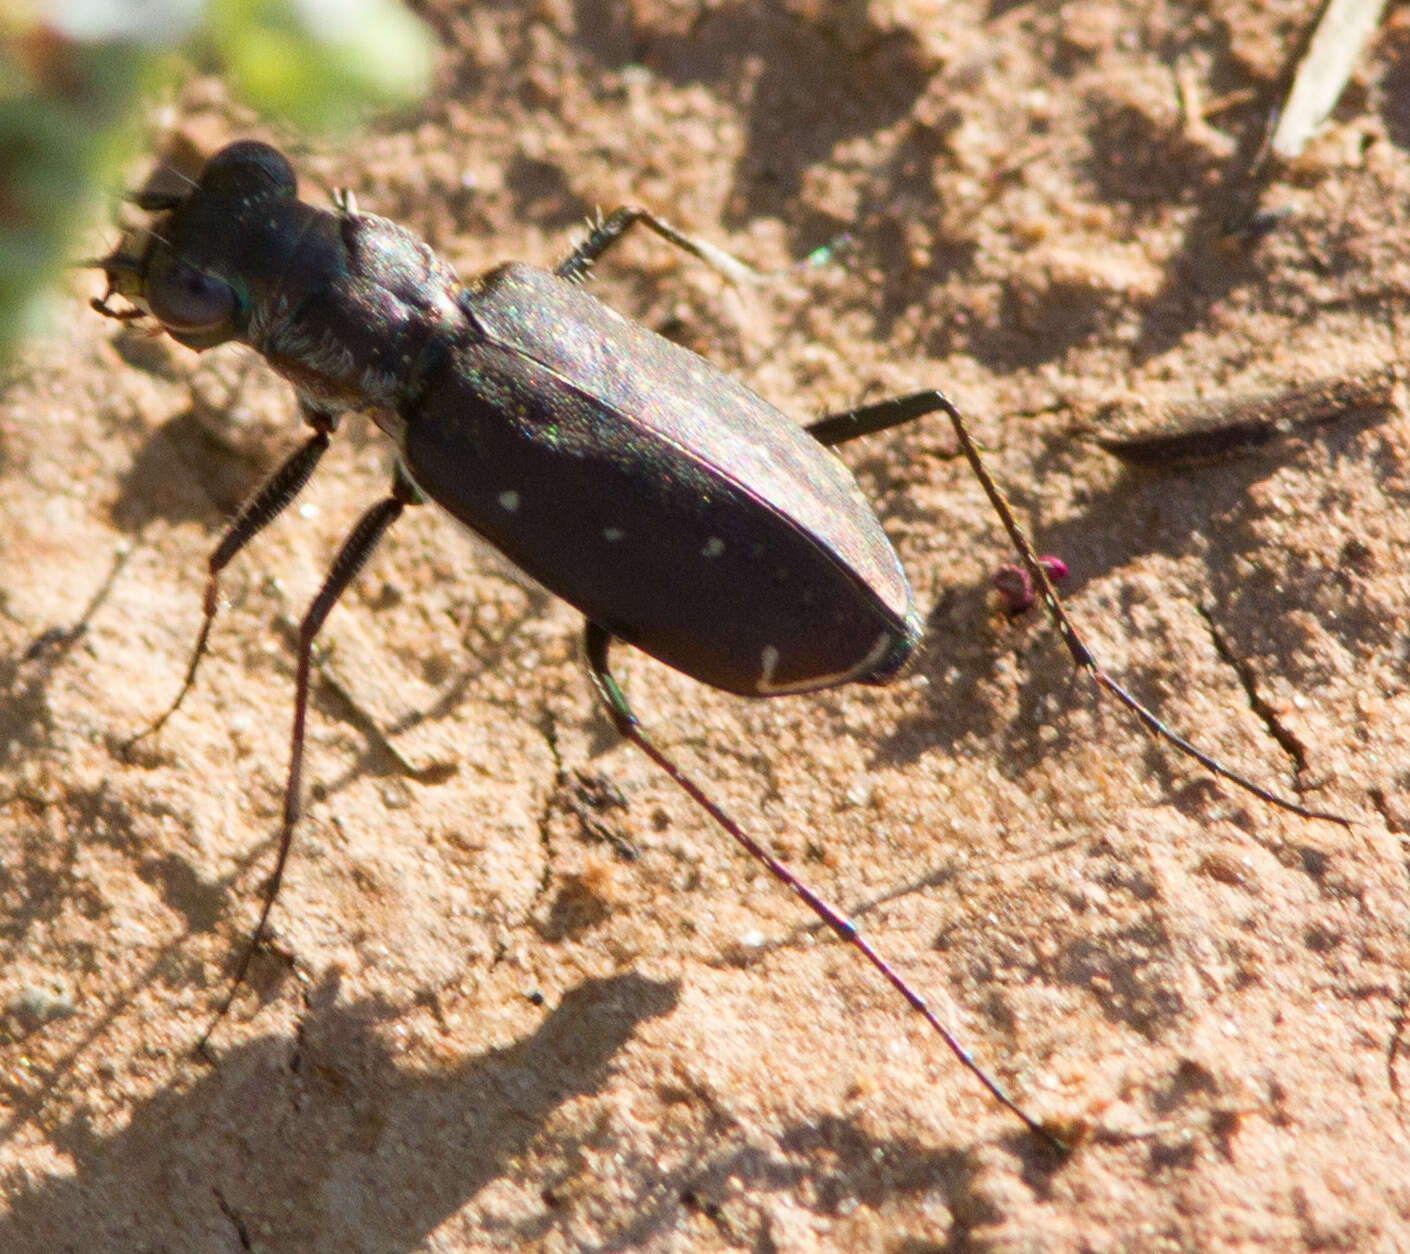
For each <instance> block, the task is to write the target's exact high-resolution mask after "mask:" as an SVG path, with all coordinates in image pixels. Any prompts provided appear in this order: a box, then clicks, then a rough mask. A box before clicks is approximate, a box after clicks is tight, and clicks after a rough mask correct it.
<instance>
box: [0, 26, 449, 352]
mask: <svg viewBox="0 0 1410 1254" xmlns="http://www.w3.org/2000/svg"><path fill="white" fill-rule="evenodd" d="M433 51H434V50H433V47H432V43H431V38H430V34H429V32H428V31H427V30H426V28H425V27H424V26H422V25H421V23H420V22H419V21H418V20H417V19H416V18H414V17H413V16H412V15H411V14H410V13H408V12H407V11H406V10H405V9H403V8H402V7H401V6H400V5H399V4H397V3H396V2H395V0H47V2H46V0H18V2H17V0H0V360H3V359H4V358H5V357H6V356H7V355H8V354H9V352H10V351H11V350H12V349H13V347H14V345H15V344H16V343H17V342H18V341H19V340H20V339H22V338H23V337H24V336H25V335H26V334H28V333H30V332H32V331H33V330H35V329H36V327H37V326H38V325H40V324H41V322H42V311H43V305H44V300H45V296H46V294H47V293H48V291H49V290H50V287H51V285H52V283H53V280H54V278H55V276H56V275H57V274H58V273H59V271H60V270H61V269H62V267H63V266H64V265H65V264H66V263H69V262H72V261H73V260H74V257H73V254H72V252H71V251H70V250H71V249H72V248H73V246H74V243H73V239H74V236H75V234H76V232H77V230H78V229H79V228H80V227H81V226H82V225H83V224H84V223H85V222H86V221H88V220H89V213H90V208H91V206H92V204H93V202H94V200H95V198H100V197H104V196H109V195H111V192H112V190H113V188H114V187H116V186H117V180H118V179H119V178H120V173H121V170H122V168H123V166H124V164H125V163H126V161H127V160H128V158H129V157H130V156H131V155H132V153H133V150H134V147H135V146H136V145H137V144H138V143H140V142H141V139H142V125H141V124H142V106H143V103H144V101H148V100H151V99H153V98H156V97H158V96H159V95H161V94H162V93H169V92H171V91H172V90H173V89H174V88H175V86H176V85H177V84H179V82H180V81H181V79H182V77H183V76H189V75H191V74H193V73H205V74H218V75H220V76H221V77H222V78H223V79H224V81H225V82H226V84H227V85H228V87H229V89H230V92H231V95H232V96H233V97H234V98H236V99H238V100H240V101H241V102H242V103H244V104H247V105H249V106H251V107H253V108H254V109H256V110H257V111H258V112H260V113H261V114H263V115H265V116H266V117H269V118H272V119H276V120H278V121H280V122H281V123H283V124H285V125H287V126H289V127H292V128H295V129H307V130H326V129H330V128H334V127H338V126H350V125H352V124H353V123H355V122H357V121H359V120H361V119H362V118H363V117H365V115H366V114H367V113H368V112H369V111H370V110H372V109H375V108H379V107H386V106H389V105H392V104H397V103H401V102H404V101H407V100H410V99H413V98H414V97H416V96H417V95H419V94H420V93H421V92H422V91H423V90H424V89H425V86H426V84H427V82H428V81H429V77H430V71H431V62H432V55H433Z"/></svg>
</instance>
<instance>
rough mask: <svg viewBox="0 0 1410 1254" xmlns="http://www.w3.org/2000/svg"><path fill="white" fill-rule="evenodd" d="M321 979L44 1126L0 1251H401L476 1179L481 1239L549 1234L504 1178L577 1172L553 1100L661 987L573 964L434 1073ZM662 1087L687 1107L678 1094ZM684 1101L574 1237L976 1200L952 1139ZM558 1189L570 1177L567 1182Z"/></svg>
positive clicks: (659, 1001) (516, 1182)
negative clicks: (522, 1027)
mask: <svg viewBox="0 0 1410 1254" xmlns="http://www.w3.org/2000/svg"><path fill="white" fill-rule="evenodd" d="M335 996H336V987H335V985H333V984H328V985H324V986H321V987H320V988H318V989H316V990H314V992H313V994H312V996H311V999H310V1010H309V1012H308V1013H307V1014H306V1015H305V1017H304V1019H303V1021H302V1024H301V1030H300V1032H299V1033H298V1035H297V1037H296V1038H295V1043H294V1044H293V1045H292V1046H291V1044H290V1041H289V1039H288V1038H270V1037H265V1038H260V1039H258V1040H256V1041H254V1042H252V1043H250V1044H247V1045H243V1046H240V1047H238V1048H236V1049H234V1050H232V1051H230V1052H229V1053H228V1054H227V1055H226V1056H225V1057H224V1058H223V1059H222V1061H221V1063H220V1065H219V1066H218V1067H216V1068H214V1069H211V1070H206V1071H204V1072H203V1073H202V1074H201V1075H200V1077H199V1078H198V1079H197V1080H196V1081H195V1082H194V1083H192V1084H190V1085H189V1086H188V1085H176V1084H173V1085H170V1086H168V1087H167V1088H166V1089H164V1090H163V1091H162V1092H160V1093H159V1094H157V1095H156V1096H154V1097H153V1098H151V1099H150V1100H147V1101H144V1102H142V1103H139V1104H138V1105H137V1106H136V1107H135V1109H134V1110H133V1111H132V1112H131V1116H130V1118H128V1119H126V1120H125V1121H124V1122H123V1124H122V1127H121V1130H120V1131H117V1132H115V1133H111V1134H108V1133H104V1132H100V1131H99V1130H97V1129H96V1128H95V1127H94V1126H93V1124H91V1123H90V1122H89V1121H88V1120H87V1119H86V1118H85V1117H84V1116H83V1115H81V1114H80V1115H77V1116H74V1117H72V1118H70V1119H68V1120H67V1121H66V1122H62V1123H59V1124H57V1125H54V1126H52V1127H51V1128H49V1129H48V1132H49V1140H50V1143H51V1145H52V1146H53V1148H54V1150H55V1151H56V1152H57V1154H58V1155H60V1156H61V1157H62V1158H63V1159H65V1160H67V1162H68V1164H69V1165H70V1167H71V1170H68V1171H66V1172H65V1173H64V1174H62V1175H58V1174H55V1175H51V1176H48V1177H45V1178H42V1179H40V1180H39V1181H38V1182H37V1183H33V1184H30V1185H28V1187H19V1188H15V1189H13V1190H12V1191H11V1192H10V1194H9V1195H8V1198H7V1201H8V1209H7V1212H6V1214H5V1215H4V1216H3V1217H0V1248H3V1249H6V1250H13V1251H16V1252H17V1254H30V1252H34V1254H38V1252H39V1251H45V1250H57V1249H68V1248H72V1241H73V1239H74V1236H75V1234H76V1233H78V1232H83V1233H84V1234H85V1235H86V1236H89V1237H90V1238H92V1239H95V1240H97V1241H98V1242H99V1244H97V1245H95V1246H93V1247H90V1248H103V1249H113V1250H117V1249H193V1250H194V1249H214V1248H236V1247H237V1246H239V1247H241V1248H253V1245H252V1237H251V1234H254V1233H257V1234H258V1237H259V1248H261V1249H267V1250H271V1251H277V1250H290V1251H292V1250H300V1251H308V1250H317V1249H332V1248H371V1247H370V1246H369V1245H368V1244H367V1243H368V1241H369V1240H370V1239H373V1237H374V1236H375V1235H380V1239H381V1242H382V1243H380V1244H378V1245H377V1248H378V1249H384V1250H388V1251H391V1250H406V1251H411V1250H416V1249H422V1248H425V1241H426V1239H427V1237H428V1236H429V1234H431V1233H432V1232H434V1231H436V1230H437V1229H438V1228H439V1227H440V1226H441V1225H442V1224H443V1223H445V1222H446V1221H447V1220H449V1219H451V1218H452V1217H453V1216H455V1215H456V1214H458V1213H459V1212H460V1211H461V1210H462V1209H463V1208H465V1207H466V1206H467V1205H468V1204H470V1203H471V1202H472V1201H473V1200H474V1199H475V1198H476V1196H477V1195H478V1194H480V1193H481V1191H482V1190H484V1189H486V1187H487V1186H490V1185H492V1184H493V1183H494V1182H495V1181H497V1180H505V1181H506V1182H509V1183H512V1184H513V1186H514V1194H515V1195H522V1197H521V1199H520V1201H519V1203H518V1204H517V1205H516V1206H514V1207H512V1208H511V1207H508V1206H503V1205H496V1204H491V1205H489V1206H486V1207H485V1208H484V1210H483V1211H482V1213H481V1215H480V1216H479V1222H480V1225H481V1231H482V1232H483V1233H484V1235H485V1236H487V1237H489V1238H493V1239H495V1240H498V1241H502V1242H505V1243H507V1244H508V1243H513V1244H522V1243H528V1242H533V1241H536V1240H542V1239H544V1238H545V1237H551V1235H552V1233H553V1232H554V1231H556V1230H560V1229H562V1228H563V1227H564V1225H567V1224H572V1223H573V1222H574V1210H575V1208H574V1207H572V1206H565V1205H564V1202H565V1201H566V1200H567V1198H566V1197H565V1198H564V1199H560V1198H559V1197H558V1196H556V1194H555V1186H554V1184H553V1183H550V1184H549V1185H548V1186H547V1187H543V1188H542V1189H541V1192H540V1193H539V1194H538V1197H537V1199H535V1198H534V1197H533V1195H532V1193H525V1191H524V1188H523V1184H524V1181H523V1178H522V1176H521V1175H520V1174H519V1173H520V1172H522V1170H523V1166H522V1162H523V1158H524V1156H525V1155H529V1154H533V1155H534V1156H535V1157H537V1158H544V1157H545V1156H546V1157H548V1158H549V1159H550V1165H549V1168H548V1172H547V1174H548V1177H549V1179H550V1181H552V1180H553V1179H554V1164H555V1163H556V1164H560V1165H559V1166H558V1170H559V1171H562V1170H563V1165H566V1167H567V1169H568V1170H569V1171H570V1172H572V1173H573V1174H574V1175H581V1174H582V1173H583V1172H584V1171H585V1170H586V1168H585V1167H584V1166H583V1162H584V1160H585V1159H586V1158H589V1157H590V1156H592V1155H594V1154H600V1153H602V1152H603V1149H604V1140H603V1136H604V1132H605V1134H606V1135H607V1136H608V1137H609V1138H610V1143H613V1144H616V1138H614V1137H613V1136H612V1133H611V1132H610V1130H604V1129H595V1130H592V1129H590V1130H589V1131H588V1132H587V1133H586V1135H585V1136H584V1135H580V1134H576V1133H574V1134H571V1135H569V1137H568V1139H566V1140H565V1139H564V1135H563V1133H562V1132H560V1131H559V1130H558V1129H557V1128H556V1127H555V1123H556V1121H555V1114H556V1112H558V1111H559V1110H561V1109H562V1108H564V1107H566V1106H569V1105H571V1104H572V1103H574V1102H575V1101H576V1100H577V1099H579V1098H584V1097H591V1096H593V1095H594V1094H598V1093H600V1092H602V1091H603V1090H604V1089H605V1088H606V1086H607V1085H608V1083H609V1082H610V1080H611V1078H612V1074H613V1060H614V1059H615V1058H616V1057H617V1056H618V1054H620V1053H621V1051H622V1050H623V1049H624V1048H625V1047H626V1046H627V1044H628V1042H629V1041H630V1040H631V1039H632V1036H633V1034H634V1033H635V1032H636V1030H637V1029H638V1028H639V1027H640V1026H641V1025H642V1024H644V1023H646V1022H648V1021H649V1020H651V1019H656V1018H660V1017H662V1016H665V1015H669V1014H670V1013H671V1012H672V1011H673V1010H674V1009H675V1008H676V1005H677V1001H678V987H677V985H676V984H675V983H673V982H657V981H652V980H647V979H644V978H643V977H641V976H637V975H630V974H629V975H619V976H612V977H608V978H603V979H588V980H585V981H583V982H582V983H581V984H579V985H578V986H577V987H575V988H573V989H571V990H570V991H568V992H567V993H566V994H565V995H564V997H563V998H562V1000H561V1002H560V1003H559V1005H558V1006H557V1007H556V1008H555V1009H554V1010H552V1011H551V1012H550V1013H549V1014H548V1015H547V1017H546V1018H545V1019H544V1020H543V1021H542V1023H540V1024H539V1026H538V1027H537V1028H536V1029H535V1030H534V1031H533V1032H532V1033H531V1034H530V1035H528V1036H527V1037H525V1038H524V1039H523V1040H520V1041H518V1042H516V1043H515V1044H512V1045H508V1046H504V1047H501V1048H497V1049H492V1050H489V1051H487V1052H485V1053H483V1054H480V1055H478V1056H476V1057H474V1058H472V1059H470V1060H469V1061H467V1062H466V1063H465V1064H464V1065H463V1066H460V1067H457V1068H454V1069H447V1070H444V1071H438V1072H425V1071H422V1072H411V1071H408V1070H407V1069H405V1068H404V1066H403V1065H402V1064H401V1060H400V1051H399V1050H398V1049H397V1047H396V1046H395V1045H393V1044H392V1043H391V1042H390V1041H389V1040H388V1039H386V1038H385V1037H384V1036H383V1035H382V1034H380V1033H379V1032H377V1031H376V1030H375V1025H376V1023H377V1022H378V1020H379V1019H380V1018H382V1016H383V1013H384V1008H383V1007H381V1006H379V1005H377V1004H375V1003H372V1002H368V1003H357V1004H353V1005H350V1006H334V1005H333V1004H332V1002H333V998H334V997H335ZM664 1096H665V1097H666V1099H668V1100H674V1101H677V1102H683V1103H686V1104H688V1105H693V1106H696V1107H697V1108H699V1107H700V1106H701V1105H702V1099H701V1095H700V1094H697V1093H694V1092H690V1091H686V1090H681V1091H679V1092H676V1093H671V1092H667V1093H666V1094H665V1095H664ZM705 1106H706V1109H705V1112H704V1114H703V1116H702V1119H701V1131H700V1132H699V1133H698V1134H697V1137H698V1140H699V1141H700V1142H701V1144H699V1145H698V1146H697V1147H696V1148H694V1149H692V1148H690V1147H689V1145H688V1144H687V1147H686V1149H685V1150H684V1151H681V1149H680V1142H679V1139H678V1138H677V1137H676V1136H674V1135H673V1136H672V1137H671V1138H670V1139H671V1144H672V1152H673V1153H675V1154H677V1155H678V1159H677V1161H676V1162H675V1163H673V1164H672V1165H670V1166H668V1167H665V1168H663V1167H662V1165H661V1163H660V1161H659V1157H658V1152H659V1151H660V1149H661V1146H660V1144H659V1141H660V1138H659V1137H654V1136H653V1137H648V1138H647V1141H646V1143H645V1144H644V1145H643V1144H642V1143H641V1138H639V1137H635V1136H633V1137H624V1138H621V1140H620V1145H619V1146H618V1148H617V1149H616V1150H615V1151H614V1153H613V1159H614V1167H615V1169H616V1171H617V1172H618V1174H619V1175H620V1176H621V1177H623V1178H624V1179H625V1182H626V1188H625V1189H624V1190H623V1193H622V1194H621V1195H619V1196H620V1199H621V1200H619V1201H618V1203H617V1204H616V1205H615V1207H614V1211H613V1219H612V1227H613V1228H614V1229H615V1230H614V1231H613V1233H612V1234H611V1235H610V1237H609V1238H608V1239H607V1240H605V1241H603V1242H601V1243H600V1244H597V1245H589V1246H579V1247H578V1248H585V1249H603V1250H607V1249H623V1248H636V1247H637V1246H644V1245H645V1244H646V1243H648V1242H649V1241H650V1239H651V1238H653V1237H654V1236H655V1235H656V1234H659V1233H663V1232H670V1231H676V1230H678V1228H679V1225H680V1224H681V1223H682V1222H683V1221H687V1220H688V1216H689V1214H691V1213H695V1214H703V1215H704V1216H706V1217H707V1218H709V1217H712V1216H714V1217H718V1215H719V1214H720V1210H721V1207H720V1199H723V1198H725V1197H738V1195H739V1192H740V1188H741V1186H743V1187H744V1188H745V1189H746V1190H748V1191H749V1193H750V1194H751V1195H752V1194H761V1193H762V1194H765V1195H772V1194H782V1193H787V1194H789V1195H791V1196H794V1197H795V1198H797V1199H798V1200H799V1201H800V1203H801V1204H804V1205H806V1206H807V1207H808V1208H809V1209H811V1210H813V1211H814V1212H816V1213H818V1214H820V1215H823V1216H831V1217H833V1218H842V1217H844V1216H845V1215H846V1214H847V1213H849V1212H850V1211H851V1210H852V1209H855V1205H856V1203H858V1202H861V1203H863V1204H867V1205H871V1206H880V1205H882V1204H884V1203H885V1202H886V1201H888V1200H894V1199H895V1198H897V1197H898V1196H912V1197H919V1196H922V1195H927V1196H928V1195H932V1194H935V1193H939V1194H941V1195H943V1196H944V1198H945V1199H946V1201H947V1202H948V1204H949V1206H950V1209H951V1210H952V1212H954V1213H956V1214H957V1215H959V1214H969V1213H971V1212H972V1211H973V1205H972V1203H974V1202H976V1201H977V1200H979V1199H978V1196H977V1194H978V1192H979V1191H980V1190H981V1181H980V1179H979V1178H978V1177H979V1173H980V1168H979V1167H977V1166H976V1164H975V1161H974V1158H973V1155H972V1153H970V1151H969V1150H968V1149H967V1148H965V1147H951V1146H941V1147H933V1146H927V1145H924V1144H921V1143H919V1142H917V1141H914V1140H910V1139H906V1138H895V1137H877V1136H874V1135H871V1134H868V1133H865V1132H863V1131H861V1130H860V1129H859V1128H858V1126H857V1125H856V1124H855V1123H854V1122H853V1121H851V1120H848V1119H842V1118H839V1117H837V1116H832V1115H826V1116H822V1117H820V1118H818V1119H815V1120H800V1121H797V1122H794V1123H792V1124H789V1125H787V1126H786V1127H785V1128H784V1129H783V1130H782V1132H781V1133H780V1134H779V1136H778V1138H777V1141H776V1143H773V1144H769V1145H767V1146H761V1145H760V1144H759V1143H758V1138H757V1136H755V1135H754V1134H752V1133H750V1132H748V1131H747V1130H745V1129H739V1128H734V1127H732V1126H731V1125H730V1124H729V1123H725V1124H721V1123H720V1122H719V1120H718V1119H717V1118H716V1117H715V1116H714V1115H713V1113H711V1110H710V1109H709V1108H708V1103H705ZM545 1138H547V1139H548V1144H547V1145H545V1143H544V1142H545ZM706 1141H708V1143H709V1144H708V1146H707V1145H706V1144H705V1142H706ZM1003 1141H1004V1143H1005V1144H1006V1145H1007V1146H1008V1148H1009V1149H1010V1150H1011V1151H1012V1152H1013V1153H1014V1154H1015V1155H1016V1156H1017V1157H1018V1158H1019V1160H1020V1162H1021V1164H1022V1168H1021V1169H1022V1171H1023V1173H1024V1175H1025V1178H1026V1179H1028V1181H1029V1183H1030V1187H1033V1188H1034V1189H1035V1190H1036V1191H1039V1192H1046V1190H1047V1188H1048V1185H1049V1181H1050V1179H1051V1176H1052V1174H1053V1173H1054V1172H1055V1171H1056V1170H1057V1169H1058V1168H1059V1167H1060V1165H1061V1163H1060V1160H1059V1159H1057V1157H1056V1156H1055V1155H1053V1154H1052V1153H1051V1152H1050V1151H1048V1150H1047V1149H1046V1148H1044V1147H1042V1146H1041V1145H1040V1144H1039V1143H1038V1142H1036V1141H1035V1140H1034V1139H1033V1138H1032V1137H1031V1136H1028V1135H1026V1134H1024V1133H1023V1132H1022V1131H1021V1130H1015V1131H1014V1132H1013V1133H1012V1134H1011V1135H1010V1136H1007V1137H1005V1138H1003ZM564 1185H565V1187H566V1188H570V1189H571V1190H572V1195H573V1196H579V1195H580V1185H579V1184H578V1183H576V1182H575V1181H574V1180H572V1179H571V1178H569V1179H567V1180H565V1181H564ZM967 1203H969V1205H967ZM511 1211H512V1213H511ZM763 1226H764V1228H765V1231H763V1232H761V1233H760V1234H759V1238H760V1241H761V1242H763V1243H764V1245H765V1246H766V1245H767V1242H768V1238H767V1219H765V1220H764V1224H763ZM756 1248H761V1246H758V1245H756Z"/></svg>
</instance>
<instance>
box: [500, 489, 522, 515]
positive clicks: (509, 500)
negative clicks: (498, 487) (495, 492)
mask: <svg viewBox="0 0 1410 1254" xmlns="http://www.w3.org/2000/svg"><path fill="white" fill-rule="evenodd" d="M499 503H500V507H501V508H502V509H505V510H507V511H508V512H509V513H511V514H512V513H513V512H514V511H515V510H516V509H518V508H519V494H518V493H517V492H514V491H509V492H501V493H500V494H499Z"/></svg>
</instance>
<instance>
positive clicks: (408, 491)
mask: <svg viewBox="0 0 1410 1254" xmlns="http://www.w3.org/2000/svg"><path fill="white" fill-rule="evenodd" d="M423 499H424V498H423V497H422V495H421V492H420V490H419V489H418V488H417V487H416V485H415V484H413V483H412V482H411V479H410V477H409V476H408V475H407V473H406V471H405V470H404V469H403V468H402V466H401V465H400V463H398V465H397V468H396V472H395V475H394V478H393V480H392V491H391V494H390V495H389V496H388V497H386V498H385V499H384V500H381V501H378V502H377V504H376V505H374V506H373V507H372V508H371V509H369V510H368V511H367V512H366V513H365V514H364V515H363V516H362V517H361V518H360V519H359V520H358V523H357V526H355V527H354V528H353V529H352V531H351V532H350V533H349V535H348V538H347V539H346V540H344V541H343V547H342V548H341V549H339V550H338V556H337V557H335V558H334V559H333V564H332V566H330V567H329V569H328V575H327V577H326V578H325V579H324V581H323V586H322V587H321V588H320V589H319V590H318V595H317V596H316V597H314V598H313V602H312V603H311V604H310V605H309V607H308V612H307V613H306V614H305V615H304V617H303V622H301V623H300V624H299V654H298V664H297V671H296V678H295V681H294V730H293V734H292V736H291V738H290V741H291V743H290V747H289V775H288V779H287V780H286V781H285V784H284V821H283V824H282V826H281V828H280V831H279V851H278V853H277V855H276V856H275V859H274V870H273V872H272V873H271V874H270V877H269V881H268V884H267V885H266V887H265V892H264V904H263V906H262V907H261V909H260V915H259V922H258V923H256V924H255V930H254V931H253V932H252V933H251V934H250V939H249V942H248V943H247V944H246V945H245V950H244V952H243V953H242V954H241V955H240V961H239V962H238V964H237V965H236V967H235V975H234V977H233V979H232V980H231V982H230V989H229V992H228V993H227V994H226V996H225V999H224V1001H222V1002H221V1004H220V1008H219V1009H218V1010H217V1011H216V1013H215V1017H214V1018H213V1019H212V1020H211V1023H210V1026H209V1027H207V1028H206V1030H205V1031H204V1032H203V1033H202V1034H201V1039H200V1040H199V1041H198V1042H197V1043H196V1049H197V1050H198V1051H199V1052H200V1053H202V1054H208V1051H207V1049H206V1044H207V1042H208V1041H209V1040H210V1037H211V1033H212V1032H214V1031H215V1029H216V1028H217V1027H218V1026H219V1024H220V1021H221V1020H222V1019H223V1018H225V1015H226V1013H227V1011H229V1009H230V1007H231V1005H232V1004H233V1003H234V1001H235V995H236V993H238V992H239V991H240V986H241V985H242V984H244V982H245V976H246V974H248V972H249V969H250V962H251V961H252V959H253V958H254V955H255V950H256V949H257V948H258V947H259V941H260V937H261V936H262V935H263V934H264V929H265V925H266V924H267V923H268V922H269V913H270V911H271V910H273V909H274V900H275V898H276V897H278V896H279V885H280V884H281V883H282V882H283V879H284V867H285V865H286V864H287V863H288V861H289V848H290V846H291V845H292V844H293V840H294V827H295V826H296V825H297V824H298V821H299V814H300V812H301V808H302V803H301V791H302V783H303V768H304V730H305V727H306V725H307V723H308V699H309V688H310V683H311V678H312V673H313V642H314V640H315V639H316V638H317V637H318V633H319V631H320V630H322V628H323V623H324V621H325V620H326V619H327V617H328V615H329V614H330V613H332V610H333V607H334V606H335V605H336V604H337V603H338V598H339V597H341V596H342V595H343V593H344V592H345V591H347V588H348V585H349V584H350V583H352V581H353V580H354V579H355V578H356V577H357V575H358V572H359V571H361V570H362V568H363V566H365V565H366V564H367V559H368V558H370V557H371V556H372V552H373V550H374V549H376V547H377V545H378V544H379V543H380V542H381V539H382V537H383V536H384V535H386V533H387V529H388V528H389V527H390V526H391V525H392V524H393V523H394V522H396V520H397V519H398V518H400V517H401V515H402V511H403V510H405V508H406V507H407V506H408V505H419V504H420V503H421V502H422V500H423Z"/></svg>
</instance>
